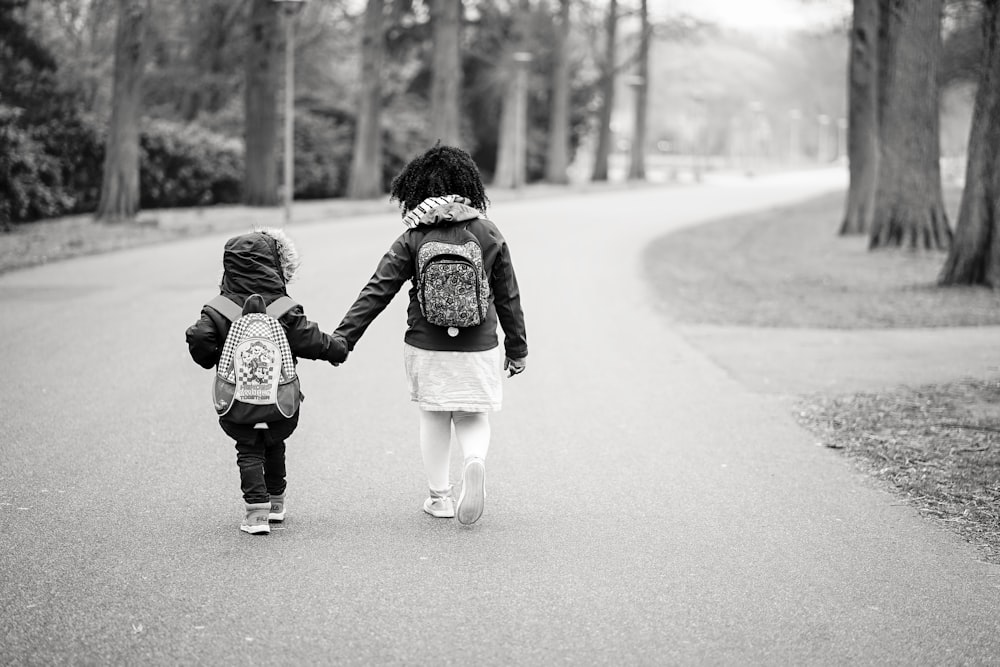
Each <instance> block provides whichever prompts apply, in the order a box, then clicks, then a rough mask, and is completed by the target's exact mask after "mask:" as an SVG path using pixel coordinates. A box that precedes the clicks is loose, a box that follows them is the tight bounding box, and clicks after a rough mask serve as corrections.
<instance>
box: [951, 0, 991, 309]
mask: <svg viewBox="0 0 1000 667" xmlns="http://www.w3.org/2000/svg"><path fill="white" fill-rule="evenodd" d="M983 33H984V34H983V44H984V50H983V65H982V69H981V73H980V78H979V89H978V91H977V92H976V105H975V107H974V110H973V115H972V128H971V130H970V133H969V161H968V164H967V165H966V168H965V189H964V190H963V191H962V204H961V208H960V209H959V213H958V224H957V225H956V227H955V238H954V242H953V244H952V247H951V250H950V252H949V253H948V259H947V260H946V261H945V265H944V268H943V269H942V271H941V277H940V283H941V284H942V285H985V286H988V287H992V288H994V289H996V288H998V287H1000V229H998V228H997V227H998V225H1000V0H984V2H983Z"/></svg>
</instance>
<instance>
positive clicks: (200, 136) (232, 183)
mask: <svg viewBox="0 0 1000 667" xmlns="http://www.w3.org/2000/svg"><path fill="white" fill-rule="evenodd" d="M140 145H141V157H140V168H139V191H140V193H139V202H140V206H142V208H168V207H176V206H208V205H211V204H235V203H238V202H240V201H241V198H242V193H243V166H244V158H243V145H242V142H240V141H239V140H236V139H229V138H227V137H223V136H221V135H218V134H215V133H213V132H209V131H208V130H205V129H203V128H201V127H198V126H197V125H180V124H178V123H173V122H170V121H165V120H154V121H151V122H149V123H148V124H147V125H146V127H145V128H144V131H143V133H142V136H141V138H140Z"/></svg>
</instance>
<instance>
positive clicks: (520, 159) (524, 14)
mask: <svg viewBox="0 0 1000 667" xmlns="http://www.w3.org/2000/svg"><path fill="white" fill-rule="evenodd" d="M514 11H515V12H516V16H515V17H514V27H513V30H512V34H511V38H510V40H509V41H510V45H511V46H510V49H509V51H508V53H507V54H506V66H505V68H504V70H505V72H506V75H507V81H506V83H505V85H504V95H503V99H502V100H501V104H502V106H501V108H500V137H499V139H498V140H497V166H496V170H495V171H494V172H493V185H494V186H495V187H498V188H518V187H520V186H522V185H523V184H524V180H525V173H524V172H525V169H524V166H525V165H524V162H525V157H524V152H525V149H526V143H525V142H526V139H525V133H526V132H527V126H526V119H525V112H526V110H527V100H526V96H527V67H528V62H529V61H530V56H529V55H528V54H527V53H526V52H524V51H523V50H522V49H523V48H524V42H525V35H526V34H527V25H526V21H528V20H529V19H530V12H531V3H530V0H521V1H520V3H519V7H518V9H516V10H514Z"/></svg>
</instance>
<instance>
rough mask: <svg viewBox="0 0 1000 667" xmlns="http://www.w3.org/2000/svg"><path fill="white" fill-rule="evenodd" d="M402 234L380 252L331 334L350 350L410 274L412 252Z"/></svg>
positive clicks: (411, 275) (411, 272)
mask: <svg viewBox="0 0 1000 667" xmlns="http://www.w3.org/2000/svg"><path fill="white" fill-rule="evenodd" d="M407 239H408V237H407V234H406V233H404V234H403V235H401V236H400V237H399V238H398V239H396V241H395V242H394V243H393V244H392V247H391V248H389V251H388V252H387V253H385V255H383V257H382V259H381V260H380V261H379V263H378V267H377V268H376V269H375V273H374V275H372V277H371V279H370V280H369V281H368V284H367V285H365V287H364V289H362V290H361V294H359V295H358V298H357V299H355V301H354V304H353V305H352V306H351V308H350V310H348V311H347V314H346V315H344V319H343V320H342V321H341V323H340V325H339V326H338V327H337V330H336V331H334V332H333V333H334V336H341V337H343V338H344V339H345V340H346V341H347V348H348V349H349V350H353V349H354V346H355V345H357V343H358V341H359V340H360V339H361V336H362V335H364V333H365V330H366V329H367V328H368V326H369V325H370V324H371V323H372V322H373V321H374V320H375V318H376V317H378V315H379V313H381V312H382V311H383V310H385V307H386V306H388V305H389V302H390V301H392V298H393V297H394V296H396V294H397V293H398V292H399V290H400V288H401V287H402V286H403V284H404V283H405V282H406V281H407V280H409V279H410V278H412V277H413V254H412V252H411V250H410V248H409V244H408V243H407Z"/></svg>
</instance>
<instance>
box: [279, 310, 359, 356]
mask: <svg viewBox="0 0 1000 667" xmlns="http://www.w3.org/2000/svg"><path fill="white" fill-rule="evenodd" d="M281 324H282V325H283V326H284V327H285V335H286V336H287V337H288V346H289V347H290V348H292V354H294V355H295V356H296V357H301V358H302V359H321V360H323V361H330V362H333V363H340V362H342V361H344V359H346V358H347V347H346V345H345V344H344V342H343V341H340V340H337V339H336V337H334V336H330V335H329V334H325V333H323V331H322V330H321V329H320V328H319V325H318V324H316V323H315V322H310V321H309V318H307V317H306V313H305V310H304V309H303V308H302V306H299V305H297V306H295V307H294V308H292V309H291V310H289V311H288V312H287V313H285V314H284V315H282V317H281Z"/></svg>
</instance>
